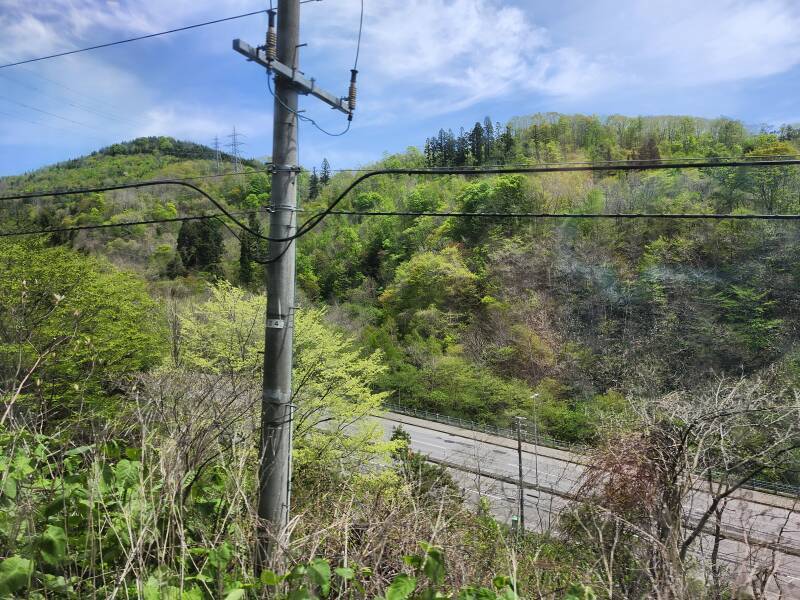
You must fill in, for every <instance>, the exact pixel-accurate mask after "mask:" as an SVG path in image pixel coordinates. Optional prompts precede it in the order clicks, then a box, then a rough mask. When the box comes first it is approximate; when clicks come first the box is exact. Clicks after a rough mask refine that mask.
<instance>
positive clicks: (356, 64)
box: [353, 0, 364, 71]
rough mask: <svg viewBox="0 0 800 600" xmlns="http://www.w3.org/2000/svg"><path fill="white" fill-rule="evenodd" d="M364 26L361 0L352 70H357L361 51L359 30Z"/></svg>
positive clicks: (362, 0)
mask: <svg viewBox="0 0 800 600" xmlns="http://www.w3.org/2000/svg"><path fill="white" fill-rule="evenodd" d="M363 28H364V0H361V16H360V17H359V19H358V42H356V59H355V60H354V61H353V70H354V71H356V70H358V54H359V52H361V31H362V29H363Z"/></svg>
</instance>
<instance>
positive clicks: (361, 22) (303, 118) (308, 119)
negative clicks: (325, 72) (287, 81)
mask: <svg viewBox="0 0 800 600" xmlns="http://www.w3.org/2000/svg"><path fill="white" fill-rule="evenodd" d="M301 4H302V3H301ZM269 7H270V11H271V10H272V0H270V3H269ZM363 29H364V0H361V15H360V17H359V20H358V40H357V41H356V56H355V60H354V61H353V69H352V71H351V73H352V74H353V79H352V80H351V83H350V85H351V89H353V90H354V89H355V87H354V86H355V76H356V74H357V73H358V57H359V54H360V52H361V33H362V31H363ZM267 89H268V90H269V93H270V95H271V96H272V97H273V98H274V99H275V100H276V101H277V102H278V103H279V104H280V105H281V106H282V107H283V108H284V109H286V110H288V111H289V112H290V113H292V114H294V115H295V117H297V118H298V119H299V120H300V121H303V122H305V123H310V124H311V125H312V126H314V127H315V128H316V129H318V130H319V131H321V132H322V133H324V134H325V135H327V136H330V137H340V136H343V135H345V134H346V133H347V132H348V131H350V125H351V123H352V120H353V114H352V112H351V113H350V116H349V118H348V119H347V125H345V127H344V129H343V130H342V131H339V132H337V133H334V132H331V131H328V130H327V129H325V128H324V127H322V126H321V125H320V124H319V123H317V122H316V121H315V120H314V119H312V118H311V117H307V116H305V115H304V114H303V113H301V112H300V111H298V110H294V109H292V108H290V107H289V106H287V105H286V103H285V102H284V101H283V100H281V99H280V98H279V97H278V95H277V94H276V93H275V91H274V90H273V89H272V80H271V79H270V76H269V71H267ZM353 93H355V92H353ZM353 97H354V98H355V96H353ZM351 108H352V107H351Z"/></svg>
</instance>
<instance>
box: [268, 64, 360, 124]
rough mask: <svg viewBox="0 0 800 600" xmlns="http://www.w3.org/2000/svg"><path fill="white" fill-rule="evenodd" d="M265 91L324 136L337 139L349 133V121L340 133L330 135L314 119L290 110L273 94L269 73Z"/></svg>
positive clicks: (287, 107)
mask: <svg viewBox="0 0 800 600" xmlns="http://www.w3.org/2000/svg"><path fill="white" fill-rule="evenodd" d="M267 89H268V90H269V93H270V95H271V96H272V97H273V98H275V100H277V101H278V103H279V104H280V105H281V106H282V107H283V108H285V109H286V110H288V111H289V112H290V113H292V114H294V116H296V117H297V118H298V119H300V120H301V121H303V122H305V123H311V125H313V126H314V127H316V128H317V129H319V130H320V131H321V132H322V133H324V134H325V135H329V136H331V137H339V136H342V135H344V134H345V133H347V132H348V131H350V123H351V121H349V120H348V121H347V125H346V126H345V128H344V129H343V130H342V131H340V132H338V133H332V132H330V131H328V130H326V129H324V128H323V127H322V126H321V125H319V124H318V123H317V122H316V121H315V120H314V119H312V118H311V117H307V116H305V115H304V114H303V113H301V112H300V111H298V110H294V109H293V108H290V107H289V106H287V105H286V103H285V102H284V101H283V100H281V99H280V97H278V95H277V94H276V93H275V91H274V90H273V89H272V79H270V76H269V72H267Z"/></svg>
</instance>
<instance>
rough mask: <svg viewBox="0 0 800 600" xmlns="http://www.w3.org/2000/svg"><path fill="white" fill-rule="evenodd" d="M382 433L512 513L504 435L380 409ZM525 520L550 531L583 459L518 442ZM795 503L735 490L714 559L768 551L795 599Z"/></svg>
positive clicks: (703, 497)
mask: <svg viewBox="0 0 800 600" xmlns="http://www.w3.org/2000/svg"><path fill="white" fill-rule="evenodd" d="M380 421H381V422H382V423H383V426H384V429H385V430H386V434H387V436H388V435H390V434H391V431H392V429H393V428H394V427H395V426H397V425H398V424H402V425H403V429H405V430H406V431H407V432H408V433H409V434H410V436H411V446H412V448H413V450H415V451H416V452H420V453H423V454H425V455H427V456H428V457H429V458H430V459H431V460H432V461H434V462H440V463H442V464H445V465H446V466H448V467H451V472H452V473H453V474H454V476H455V478H456V480H457V481H458V482H459V484H460V485H461V486H462V487H463V488H464V490H465V494H466V495H467V497H468V499H469V498H472V499H473V501H475V502H476V503H477V501H478V499H479V498H480V497H484V498H486V499H487V500H488V501H489V502H490V504H491V507H492V511H493V513H494V515H495V516H496V517H497V518H498V519H499V520H501V521H504V522H510V520H511V517H512V516H513V515H515V514H516V512H517V507H516V505H517V487H516V485H515V483H514V482H515V481H516V479H517V477H518V471H517V469H518V463H517V450H516V442H515V441H514V440H509V439H507V438H502V437H496V436H492V435H488V434H483V433H479V432H474V431H471V430H468V429H461V428H458V427H454V426H451V425H443V424H441V423H435V422H431V421H424V420H422V419H418V418H415V417H408V416H405V415H398V414H394V413H387V414H386V415H385V416H384V417H382V418H381V419H380ZM522 463H523V479H524V481H525V483H526V486H530V487H528V489H526V492H525V500H526V501H525V505H526V510H525V525H526V527H527V528H530V529H534V530H539V531H542V530H547V529H550V528H554V527H555V526H556V523H557V517H558V514H559V512H560V511H561V510H562V509H563V508H564V507H565V506H567V505H568V504H569V503H570V501H571V496H572V494H573V492H574V491H575V489H576V484H577V482H578V481H579V479H580V478H581V476H582V474H583V472H584V470H585V464H584V463H583V457H581V456H580V455H576V454H572V453H570V452H566V451H563V450H557V449H553V448H548V447H544V446H539V447H538V448H537V447H535V446H534V445H532V444H525V443H523V460H522ZM708 502H709V496H708V495H707V494H705V493H703V492H701V491H698V492H695V493H694V494H692V497H691V498H690V500H689V505H688V506H687V507H686V515H687V519H688V520H689V521H690V522H692V521H694V522H696V519H697V518H698V517H699V515H701V514H702V512H703V509H704V508H705V507H706V506H707V505H708ZM797 505H800V500H798V499H796V498H789V497H785V496H778V495H773V494H766V493H763V492H758V491H753V490H742V491H740V492H737V493H736V494H735V495H734V496H733V497H731V498H730V499H729V501H728V504H727V507H726V510H725V513H724V516H723V534H724V536H725V538H726V539H725V540H723V542H722V544H721V557H722V560H723V561H725V562H726V563H727V564H728V565H729V571H730V572H731V574H732V576H733V577H735V578H737V579H743V578H745V577H747V573H748V572H749V571H751V570H753V569H756V568H759V567H760V566H762V564H763V563H764V561H767V560H771V558H772V556H773V555H774V557H775V559H776V562H777V569H776V578H775V579H776V583H775V584H774V585H773V586H771V588H772V589H773V590H775V591H777V586H778V585H780V587H781V589H782V594H783V596H782V597H784V598H800V513H798V512H797V511H796V510H795V507H796V506H797ZM710 542H711V538H710V536H701V539H699V541H698V542H697V543H696V548H695V552H696V555H697V556H698V560H701V561H702V560H704V556H705V555H707V554H708V552H706V551H705V550H706V549H707V548H708V547H709V546H710Z"/></svg>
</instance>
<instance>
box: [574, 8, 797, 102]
mask: <svg viewBox="0 0 800 600" xmlns="http://www.w3.org/2000/svg"><path fill="white" fill-rule="evenodd" d="M566 17H567V19H568V20H569V21H570V24H571V26H570V27H568V30H569V35H570V37H571V38H572V39H573V40H574V43H575V44H576V46H577V47H578V48H579V49H580V50H581V51H582V52H584V53H585V54H593V53H598V52H599V53H602V54H604V55H606V56H608V57H610V58H609V61H608V62H609V64H611V63H612V62H613V64H614V65H616V67H615V68H616V70H617V72H618V73H619V75H620V76H621V77H623V78H624V80H625V81H626V83H627V84H628V85H631V86H633V87H639V88H647V87H657V88H670V89H676V88H683V87H687V86H697V85H711V84H715V83H722V82H732V81H746V80H749V79H754V78H760V77H766V76H770V75H775V74H778V73H783V72H786V71H788V70H789V69H791V68H793V67H795V66H796V65H798V63H800V36H798V34H797V32H798V30H800V3H798V2H795V1H794V0H713V1H711V0H709V1H704V2H698V1H697V0H671V1H669V2H666V1H647V2H645V1H642V0H639V1H632V2H628V3H626V4H623V3H620V2H616V1H612V0H603V1H599V2H594V3H592V4H590V5H587V6H586V10H583V11H574V12H571V13H568V14H567V15H566Z"/></svg>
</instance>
